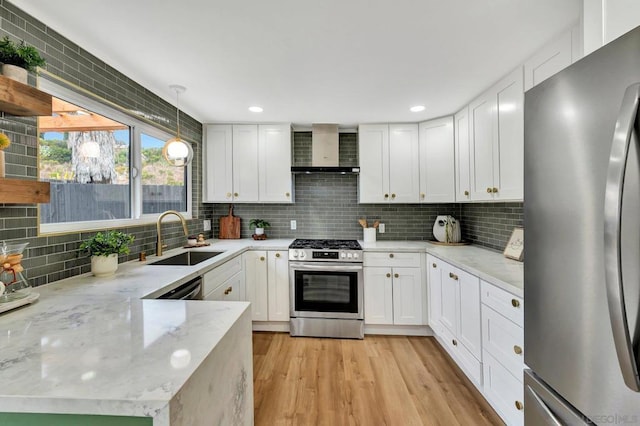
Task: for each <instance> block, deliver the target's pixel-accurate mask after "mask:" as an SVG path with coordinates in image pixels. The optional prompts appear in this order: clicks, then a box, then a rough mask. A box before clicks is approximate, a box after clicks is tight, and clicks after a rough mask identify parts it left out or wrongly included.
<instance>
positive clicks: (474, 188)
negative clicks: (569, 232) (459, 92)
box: [469, 67, 524, 201]
mask: <svg viewBox="0 0 640 426" xmlns="http://www.w3.org/2000/svg"><path fill="white" fill-rule="evenodd" d="M469 137H470V146H471V155H470V172H471V173H470V175H471V176H470V177H471V179H470V180H471V200H473V201H490V200H493V201H498V200H500V201H506V200H522V198H523V155H524V92H523V69H522V67H518V68H517V69H516V70H515V71H513V72H512V73H510V74H509V75H507V76H506V77H505V78H504V79H502V80H501V81H500V82H498V83H497V84H496V85H494V86H493V87H492V88H490V89H489V90H487V91H486V92H485V93H483V94H482V95H481V96H479V97H478V98H477V99H476V100H474V101H473V102H471V103H470V104H469Z"/></svg>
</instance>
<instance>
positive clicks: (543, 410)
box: [525, 386, 562, 426]
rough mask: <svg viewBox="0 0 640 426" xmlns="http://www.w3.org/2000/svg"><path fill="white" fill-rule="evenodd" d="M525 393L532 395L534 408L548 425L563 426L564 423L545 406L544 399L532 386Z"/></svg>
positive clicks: (527, 387) (526, 388)
mask: <svg viewBox="0 0 640 426" xmlns="http://www.w3.org/2000/svg"><path fill="white" fill-rule="evenodd" d="M525 391H526V392H527V393H528V394H529V395H531V398H533V401H535V404H533V407H534V408H535V409H536V411H537V412H538V414H539V415H540V416H542V418H543V419H544V420H545V423H546V424H548V425H553V426H562V422H561V421H560V420H559V419H558V418H557V417H556V416H555V415H554V414H553V413H552V412H551V410H550V409H549V407H547V404H545V403H544V401H543V400H542V398H540V396H538V394H537V393H536V391H534V390H533V389H531V386H526V387H525ZM529 405H531V404H529Z"/></svg>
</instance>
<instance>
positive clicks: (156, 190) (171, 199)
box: [40, 182, 186, 223]
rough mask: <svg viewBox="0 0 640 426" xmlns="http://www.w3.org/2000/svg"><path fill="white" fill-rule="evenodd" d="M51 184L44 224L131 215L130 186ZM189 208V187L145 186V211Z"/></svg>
mask: <svg viewBox="0 0 640 426" xmlns="http://www.w3.org/2000/svg"><path fill="white" fill-rule="evenodd" d="M50 183H51V202H50V203H48V204H41V205H40V206H41V207H40V221H41V223H61V222H78V221H86V220H108V219H125V218H129V217H131V214H130V211H131V210H130V202H129V185H115V184H82V183H64V182H50ZM185 209H186V188H185V187H184V186H172V185H143V186H142V211H143V213H161V212H163V211H166V210H178V211H184V210H185Z"/></svg>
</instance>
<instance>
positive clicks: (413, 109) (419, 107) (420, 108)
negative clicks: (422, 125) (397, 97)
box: [409, 105, 425, 112]
mask: <svg viewBox="0 0 640 426" xmlns="http://www.w3.org/2000/svg"><path fill="white" fill-rule="evenodd" d="M409 110H410V111H411V112H420V111H424V110H425V107H424V105H416V106H412V107H411V108H409Z"/></svg>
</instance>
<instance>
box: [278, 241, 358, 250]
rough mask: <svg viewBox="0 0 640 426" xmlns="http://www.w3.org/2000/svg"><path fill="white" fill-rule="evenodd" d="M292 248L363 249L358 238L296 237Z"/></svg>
mask: <svg viewBox="0 0 640 426" xmlns="http://www.w3.org/2000/svg"><path fill="white" fill-rule="evenodd" d="M289 248H290V249H315V250H362V247H361V246H360V243H358V241H357V240H305V239H296V240H294V241H293V242H292V243H291V245H290V246H289Z"/></svg>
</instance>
